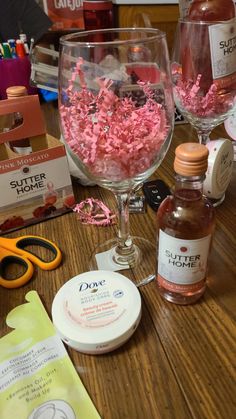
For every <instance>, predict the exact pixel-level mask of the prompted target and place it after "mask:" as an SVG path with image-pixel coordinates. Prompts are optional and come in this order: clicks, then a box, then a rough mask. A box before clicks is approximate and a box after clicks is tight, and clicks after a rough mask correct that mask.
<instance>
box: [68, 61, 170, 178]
mask: <svg viewBox="0 0 236 419" xmlns="http://www.w3.org/2000/svg"><path fill="white" fill-rule="evenodd" d="M81 64H82V59H79V61H78V63H77V67H76V72H75V73H74V74H73V77H72V80H71V81H70V85H69V88H68V90H67V92H66V93H67V95H68V101H69V106H67V105H61V107H60V114H61V121H62V126H63V131H64V136H65V139H66V141H67V143H68V145H69V147H70V148H71V150H72V151H73V153H75V154H76V155H77V157H78V158H79V159H80V160H81V161H82V162H83V164H84V165H85V166H86V167H87V169H88V170H89V172H90V173H91V174H92V175H93V176H95V177H102V178H105V179H106V180H109V181H122V180H125V179H128V178H132V177H134V176H137V175H138V174H140V173H142V172H144V171H145V170H147V169H149V168H150V167H151V166H152V164H154V163H155V160H156V158H157V155H158V152H159V150H160V148H161V146H162V144H163V142H164V141H165V139H166V137H167V133H168V129H169V127H168V124H167V120H166V111H165V109H164V107H163V106H162V105H160V104H158V103H157V102H156V101H155V100H154V97H153V96H154V93H153V91H152V90H151V89H150V88H149V86H148V85H147V84H144V83H139V85H140V90H143V93H144V94H145V96H146V101H145V104H144V105H143V106H137V103H136V102H135V100H134V99H133V98H132V97H118V96H117V95H116V93H115V92H114V91H113V90H112V87H113V81H111V80H109V79H96V82H97V83H98V85H99V91H98V93H97V94H95V93H94V92H93V91H91V90H89V88H87V86H86V85H85V79H84V74H83V72H82V70H81ZM76 77H79V79H80V85H81V90H80V91H74V88H73V83H74V80H75V79H76Z"/></svg>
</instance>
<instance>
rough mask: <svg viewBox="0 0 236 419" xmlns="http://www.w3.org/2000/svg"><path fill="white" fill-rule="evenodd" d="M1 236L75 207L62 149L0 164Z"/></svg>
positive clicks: (56, 148)
mask: <svg viewBox="0 0 236 419" xmlns="http://www.w3.org/2000/svg"><path fill="white" fill-rule="evenodd" d="M0 175H1V176H0V188H1V191H2V193H1V195H0V233H3V232H5V231H8V230H12V229H15V228H17V227H23V226H25V225H28V224H32V223H34V222H38V221H40V220H41V219H42V220H43V219H45V218H47V217H52V216H55V215H59V214H61V213H63V212H66V211H68V208H69V207H71V206H72V205H73V203H74V197H73V191H72V185H71V178H70V174H69V170H68V163H67V158H66V155H65V149H64V146H62V145H59V146H58V147H53V148H49V149H46V150H43V151H39V152H35V153H31V154H29V155H26V156H20V157H17V158H14V159H11V160H4V161H0Z"/></svg>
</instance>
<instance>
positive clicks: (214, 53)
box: [181, 0, 236, 94]
mask: <svg viewBox="0 0 236 419" xmlns="http://www.w3.org/2000/svg"><path fill="white" fill-rule="evenodd" d="M234 18H235V4H234V1H233V0H193V2H192V3H191V5H190V8H189V12H188V15H187V18H186V19H187V20H188V21H189V22H212V25H205V26H204V25H202V26H197V25H196V26H195V25H191V26H190V25H189V29H188V31H186V30H185V31H183V32H182V34H181V36H182V42H183V45H182V63H183V68H182V71H183V80H184V81H188V80H192V81H194V82H195V81H196V79H197V76H198V75H199V74H200V75H201V76H202V78H201V81H200V87H201V89H202V91H203V93H204V94H206V93H207V92H208V91H209V89H210V87H211V86H212V84H213V83H214V84H215V85H216V86H217V88H218V91H219V94H227V92H228V91H232V89H235V88H236V21H235V20H234ZM225 23H226V24H227V25H226V24H225ZM189 40H191V41H189Z"/></svg>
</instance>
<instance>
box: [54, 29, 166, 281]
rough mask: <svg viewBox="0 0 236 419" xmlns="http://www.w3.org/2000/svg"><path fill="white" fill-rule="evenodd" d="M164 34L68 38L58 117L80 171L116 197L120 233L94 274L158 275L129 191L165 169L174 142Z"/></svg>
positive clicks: (116, 32)
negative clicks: (135, 226)
mask: <svg viewBox="0 0 236 419" xmlns="http://www.w3.org/2000/svg"><path fill="white" fill-rule="evenodd" d="M172 93H173V92H172V82H171V74H170V63H169V57H168V49H167V43H166V36H165V34H164V33H163V32H160V31H159V30H158V29H146V28H141V29H137V28H132V29H109V30H97V31H87V32H81V33H75V34H72V35H66V36H63V37H62V38H61V39H60V58H59V114H60V123H61V128H62V133H63V135H64V138H65V142H66V146H67V148H68V150H69V153H70V154H71V156H72V158H73V160H74V162H75V163H76V165H77V166H78V167H79V168H80V169H81V170H82V172H83V173H85V174H86V175H87V176H88V177H89V178H90V179H91V180H93V181H94V182H95V183H96V184H98V185H100V186H102V187H104V188H106V189H109V190H110V191H112V192H113V193H114V195H115V197H116V200H117V206H118V234H117V237H116V238H115V239H111V240H108V241H107V242H105V243H103V244H101V245H99V246H98V247H96V248H95V250H94V252H93V254H92V255H91V257H90V263H89V269H106V270H107V269H108V270H114V271H116V270H122V271H123V272H124V274H126V275H127V276H128V277H130V279H134V278H135V280H136V281H139V280H140V279H141V278H145V280H146V278H147V277H148V278H149V275H153V274H155V270H156V249H155V246H154V245H153V244H152V243H150V242H149V241H148V240H146V239H145V238H142V237H132V236H131V235H130V231H129V196H130V193H131V192H132V191H133V190H134V189H135V188H137V187H138V186H139V185H140V184H142V182H143V181H144V180H145V179H147V178H148V177H149V176H150V175H151V174H152V173H153V172H154V171H155V170H156V169H157V167H158V166H159V165H160V163H161V161H162V160H163V158H164V156H165V154H166V152H167V150H168V146H169V144H170V141H171V136H172V132H173V119H174V102H173V95H172Z"/></svg>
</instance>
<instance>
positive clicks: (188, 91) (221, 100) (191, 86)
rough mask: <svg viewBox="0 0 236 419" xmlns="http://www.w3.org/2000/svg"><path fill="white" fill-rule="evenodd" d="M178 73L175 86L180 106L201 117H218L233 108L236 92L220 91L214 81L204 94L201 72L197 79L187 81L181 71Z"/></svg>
mask: <svg viewBox="0 0 236 419" xmlns="http://www.w3.org/2000/svg"><path fill="white" fill-rule="evenodd" d="M175 74H177V83H176V85H175V87H174V95H175V99H176V103H177V104H179V106H180V108H183V109H184V110H186V111H188V112H190V113H192V114H193V115H194V116H196V117H200V118H217V116H221V115H222V114H225V113H227V112H228V111H229V110H231V109H232V108H233V106H234V104H235V92H233V91H232V93H228V94H225V93H224V92H222V91H219V89H218V87H217V85H216V84H215V83H213V84H212V85H211V86H210V88H209V90H208V92H207V93H206V94H202V92H201V88H200V81H201V77H202V75H201V74H199V75H198V77H197V79H196V81H195V82H193V81H191V80H189V81H187V82H185V81H182V79H181V73H180V72H179V71H177V70H176V71H175Z"/></svg>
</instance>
